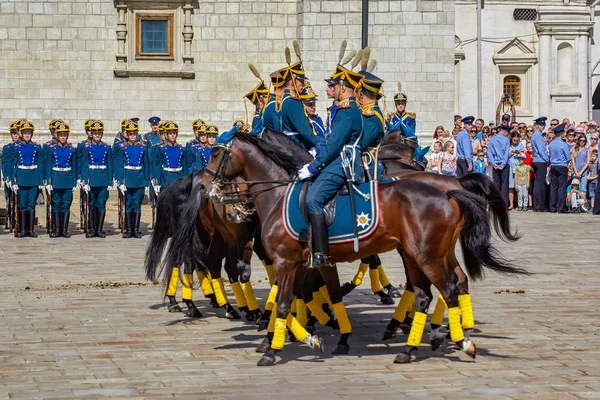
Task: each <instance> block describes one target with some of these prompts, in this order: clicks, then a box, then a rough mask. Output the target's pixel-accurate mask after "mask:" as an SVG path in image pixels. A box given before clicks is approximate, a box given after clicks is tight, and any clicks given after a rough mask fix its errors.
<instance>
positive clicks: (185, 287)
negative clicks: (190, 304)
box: [181, 274, 194, 300]
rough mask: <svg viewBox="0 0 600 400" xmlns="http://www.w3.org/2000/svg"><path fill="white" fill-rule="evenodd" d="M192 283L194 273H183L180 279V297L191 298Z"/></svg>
mask: <svg viewBox="0 0 600 400" xmlns="http://www.w3.org/2000/svg"><path fill="white" fill-rule="evenodd" d="M193 285H194V275H192V274H183V279H182V280H181V298H182V299H184V300H192V286H193Z"/></svg>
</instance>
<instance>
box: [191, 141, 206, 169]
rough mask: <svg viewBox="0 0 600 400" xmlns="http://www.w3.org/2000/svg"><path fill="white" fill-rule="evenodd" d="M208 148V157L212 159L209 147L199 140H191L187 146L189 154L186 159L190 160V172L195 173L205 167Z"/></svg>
mask: <svg viewBox="0 0 600 400" xmlns="http://www.w3.org/2000/svg"><path fill="white" fill-rule="evenodd" d="M206 148H208V155H209V157H210V147H208V146H207V145H202V144H201V143H200V142H199V141H198V140H197V139H194V140H190V141H189V142H188V143H187V144H186V145H185V151H186V153H187V154H186V155H185V157H186V159H187V160H188V165H189V166H190V171H189V172H193V171H196V170H198V169H202V168H203V167H204V165H205V164H204V161H205V158H204V155H205V154H206V153H205V149H206Z"/></svg>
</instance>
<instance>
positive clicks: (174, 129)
mask: <svg viewBox="0 0 600 400" xmlns="http://www.w3.org/2000/svg"><path fill="white" fill-rule="evenodd" d="M163 129H164V130H165V136H166V143H165V144H164V145H163V146H158V148H157V149H156V151H155V152H154V154H153V157H154V160H153V162H152V164H153V165H154V166H155V167H154V168H155V170H154V175H153V178H154V179H155V181H156V184H155V185H154V192H155V194H156V196H157V197H158V196H159V194H160V191H161V188H162V187H167V185H168V184H169V183H171V182H173V181H174V180H176V179H177V178H181V177H182V176H185V175H187V173H188V167H189V165H188V162H189V161H188V159H187V157H186V151H185V147H183V146H182V145H180V144H178V143H177V135H178V134H179V126H178V125H177V123H176V122H173V121H167V122H166V123H165V124H164V125H163Z"/></svg>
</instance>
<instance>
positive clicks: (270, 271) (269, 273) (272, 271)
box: [260, 260, 276, 286]
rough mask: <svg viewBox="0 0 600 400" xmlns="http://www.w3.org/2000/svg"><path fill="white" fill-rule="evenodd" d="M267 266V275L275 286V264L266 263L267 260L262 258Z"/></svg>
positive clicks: (270, 282)
mask: <svg viewBox="0 0 600 400" xmlns="http://www.w3.org/2000/svg"><path fill="white" fill-rule="evenodd" d="M260 261H261V262H262V263H263V265H264V266H265V270H266V271H267V276H268V277H269V284H270V285H271V286H273V282H275V276H276V274H275V266H274V265H273V264H268V265H267V264H266V263H265V260H260Z"/></svg>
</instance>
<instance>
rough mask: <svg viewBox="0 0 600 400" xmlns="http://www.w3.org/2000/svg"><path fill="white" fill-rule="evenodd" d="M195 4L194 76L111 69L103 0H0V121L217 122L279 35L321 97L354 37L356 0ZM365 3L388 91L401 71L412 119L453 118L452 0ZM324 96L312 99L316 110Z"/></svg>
mask: <svg viewBox="0 0 600 400" xmlns="http://www.w3.org/2000/svg"><path fill="white" fill-rule="evenodd" d="M194 4H195V8H194V11H193V15H192V25H193V30H194V38H193V41H192V55H193V56H194V64H193V70H194V72H195V79H180V78H158V77H152V78H149V77H130V78H117V77H115V76H114V69H115V66H116V54H117V34H116V28H117V20H118V14H117V9H116V8H115V5H114V2H113V1H112V0H89V1H87V2H79V1H75V0H67V1H62V2H50V1H48V2H45V1H21V0H19V1H16V0H2V2H0V131H2V132H5V131H6V129H7V127H8V124H9V123H10V121H12V120H14V119H16V118H18V117H21V116H24V117H27V118H28V119H30V120H32V121H33V122H34V123H35V124H36V126H37V127H38V128H39V131H38V133H39V134H40V135H43V134H45V132H46V131H47V129H46V127H47V124H48V122H49V120H51V119H53V118H61V119H64V120H66V121H67V122H69V123H70V124H71V126H72V129H73V130H74V131H76V132H77V133H79V132H81V131H82V124H83V121H84V120H85V119H86V118H91V117H95V118H101V119H102V120H103V121H104V122H105V124H106V127H107V129H106V132H107V136H112V135H113V133H114V132H116V131H117V130H118V124H119V121H120V120H121V119H123V118H127V117H132V116H138V117H140V118H141V119H142V121H143V123H142V125H141V129H143V130H146V129H147V128H148V126H147V123H146V120H147V118H148V117H150V116H152V115H158V116H160V117H161V118H167V119H173V120H176V121H178V122H179V124H180V127H181V130H182V131H183V132H184V133H185V132H189V131H190V130H191V126H190V125H191V121H192V120H194V119H196V118H203V119H205V120H208V121H211V122H213V123H216V124H217V125H218V126H219V127H220V128H221V129H225V128H228V127H229V126H230V124H231V122H232V121H233V120H235V119H239V118H243V117H244V105H243V101H242V96H243V94H244V93H245V92H246V91H248V90H249V89H251V88H252V87H254V85H255V84H256V79H255V78H254V76H253V75H252V74H251V73H250V71H249V70H248V68H247V64H248V63H249V62H251V63H254V64H255V65H256V66H257V68H258V69H259V70H260V71H261V72H262V74H263V78H267V77H268V73H270V72H272V71H273V70H275V69H277V68H279V67H281V66H282V65H283V62H284V53H283V50H284V48H285V46H290V47H291V44H292V40H293V39H295V38H299V39H300V40H301V47H302V49H303V58H304V59H305V66H306V69H307V73H308V74H309V76H310V77H311V79H312V81H313V86H314V87H315V88H316V89H317V91H318V92H319V93H321V98H322V99H323V100H324V99H325V96H324V83H323V78H325V77H327V76H329V75H330V74H331V72H332V71H333V69H334V67H335V63H336V61H337V53H338V50H339V46H340V43H341V41H342V40H343V39H348V41H349V46H348V47H349V49H352V48H354V49H358V48H359V47H360V36H361V1H360V0H349V1H343V2H341V1H337V0H321V1H312V0H304V1H302V0H283V1H282V0H279V1H219V2H217V1H212V0H201V1H199V2H197V3H194ZM369 4H370V5H369V7H370V14H369V24H370V26H369V35H370V43H369V44H370V45H371V46H372V47H373V53H372V54H373V58H376V59H377V60H378V62H379V66H378V68H377V69H376V71H375V73H376V74H378V75H379V76H381V77H382V78H383V79H384V80H386V82H387V83H386V85H385V92H386V94H387V95H388V96H389V97H390V98H391V97H392V96H393V93H394V92H395V90H396V82H397V81H398V80H401V81H402V82H403V86H404V90H405V91H406V92H407V94H408V96H409V105H408V110H409V111H414V112H416V113H417V121H418V122H417V127H418V131H419V132H420V133H423V134H424V136H425V137H430V136H431V132H432V131H433V128H434V127H435V125H437V124H438V122H444V123H446V124H449V123H451V120H452V111H453V98H454V83H453V80H454V68H453V54H454V53H453V49H454V2H453V1H447V0H418V1H410V0H404V1H370V3H369ZM179 5H180V4H179V3H177V4H176V5H174V7H175V6H179ZM129 29H130V30H131V29H132V27H129ZM130 38H131V35H128V39H130ZM326 103H327V102H326V101H322V102H321V103H320V104H319V111H320V113H321V114H323V113H324V110H325V107H326ZM392 108H393V105H392V104H391V101H390V104H388V109H390V111H391V109H392ZM5 138H6V136H5V135H3V137H2V139H5ZM39 140H41V138H40V139H39ZM4 141H5V140H4Z"/></svg>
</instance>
